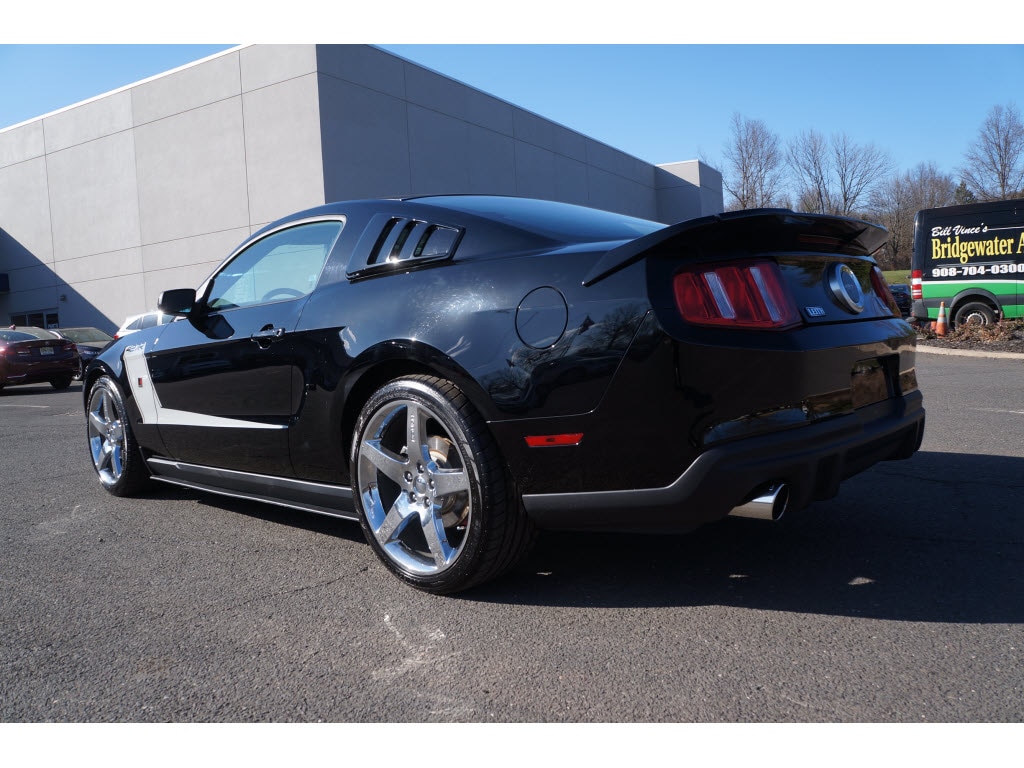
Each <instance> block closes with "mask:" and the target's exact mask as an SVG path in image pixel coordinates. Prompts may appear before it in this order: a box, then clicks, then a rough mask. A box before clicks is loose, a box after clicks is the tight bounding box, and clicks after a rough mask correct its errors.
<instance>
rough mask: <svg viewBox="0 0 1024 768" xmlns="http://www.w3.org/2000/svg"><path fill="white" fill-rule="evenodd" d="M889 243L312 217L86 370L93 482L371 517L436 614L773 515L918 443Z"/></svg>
mask: <svg viewBox="0 0 1024 768" xmlns="http://www.w3.org/2000/svg"><path fill="white" fill-rule="evenodd" d="M885 237H886V233H885V230H884V229H882V228H880V227H877V226H874V225H872V224H868V223H865V222H862V221H855V220H852V219H846V218H836V217H828V216H817V215H810V214H799V213H794V212H793V211H789V210H782V209H765V210H757V211H745V212H737V213H726V214H721V215H717V216H708V217H703V218H698V219H692V220H688V221H684V222H681V223H679V224H675V225H672V226H664V225H661V224H658V223H655V222H650V221H644V220H640V219H634V218H630V217H626V216H621V215H618V214H611V213H607V212H603V211H597V210H592V209H589V208H582V207H578V206H572V205H566V204H562V203H554V202H546V201H539V200H528V199H521V198H508V197H490V196H440V197H420V198H414V199H407V200H374V201H357V202H347V203H332V204H329V205H325V206H321V207H319V208H315V209H312V210H308V211H304V212H301V213H297V214H294V215H292V216H289V217H287V218H284V219H282V220H280V221H278V222H275V223H274V224H272V225H270V226H268V227H266V228H265V229H263V230H262V231H260V232H258V233H256V234H255V235H253V236H252V237H251V238H250V239H249V240H247V241H246V242H244V243H243V244H242V245H241V246H239V248H238V249H237V250H236V251H235V252H234V253H232V254H231V255H230V256H229V257H228V258H227V259H226V260H225V261H224V262H223V263H222V264H221V265H220V266H219V267H218V268H217V269H216V270H215V271H214V272H213V274H212V275H211V276H210V277H209V279H208V280H207V281H206V282H205V283H204V284H203V285H202V286H200V287H199V289H198V290H192V289H190V288H186V289H177V290H171V291H166V292H165V293H163V294H162V296H161V297H160V306H159V308H160V309H161V310H162V311H164V312H168V313H171V314H174V315H176V316H179V318H180V319H178V320H177V321H176V322H172V323H168V324H165V325H161V326H157V327H154V328H151V329H149V330H147V331H140V332H139V333H136V334H132V335H130V336H127V337H125V338H123V339H119V340H118V341H116V342H115V343H113V344H112V345H111V346H110V347H108V348H107V349H106V350H105V351H104V352H103V353H102V354H101V355H99V357H97V358H96V359H95V360H94V361H93V362H92V363H91V364H90V365H89V367H88V369H87V371H86V373H85V377H84V382H83V390H84V397H85V408H86V416H87V434H88V443H89V449H90V453H91V456H92V461H93V464H94V466H95V468H96V472H97V474H98V475H99V479H100V482H101V483H102V484H103V486H104V487H105V488H106V489H107V490H108V491H110V492H111V493H113V494H116V495H119V496H120V495H129V494H131V493H133V492H136V491H139V490H140V489H141V488H142V487H143V486H144V485H145V484H147V483H149V482H150V481H151V480H160V481H164V482H167V483H174V484H178V485H183V486H187V487H190V488H196V489H202V490H206V491H211V492H214V493H221V494H227V495H230V496H235V497H241V498H246V499H254V500H259V501H264V502H269V503H273V504H279V505H283V506H286V507H292V508H295V509H298V510H305V511H310V512H318V513H325V514H329V515H335V516H339V517H345V518H352V519H357V520H358V521H359V522H360V524H361V525H362V527H363V529H364V531H365V534H366V538H367V540H368V541H369V543H370V545H371V546H372V547H373V549H374V551H375V552H376V554H377V555H378V556H379V557H380V559H381V560H382V561H383V563H384V564H385V565H386V566H387V567H388V568H390V569H391V570H392V571H393V572H394V573H395V574H396V575H397V576H399V577H400V578H401V579H403V580H404V581H406V582H407V583H409V584H411V585H413V586H415V587H418V588H420V589H424V590H428V591H431V592H438V593H446V592H454V591H457V590H461V589H465V588H467V587H471V586H474V585H476V584H479V583H481V582H483V581H485V580H488V579H491V578H494V577H495V576H497V575H498V574H500V573H501V572H503V571H505V570H507V569H508V568H509V567H511V566H512V565H513V564H514V563H516V562H517V560H519V559H520V558H521V557H522V555H523V554H524V553H525V552H526V551H527V548H528V547H529V545H530V543H531V542H532V540H533V538H534V535H535V531H537V530H540V529H563V530H565V529H569V530H597V529H605V530H608V529H614V530H621V531H684V530H688V529H691V528H693V527H695V526H697V525H699V524H701V523H705V522H710V521H714V520H716V519H720V518H722V517H724V516H726V515H729V514H738V515H745V516H753V517H763V518H769V519H770V518H777V517H778V516H780V515H781V514H782V513H783V512H784V511H785V510H786V509H794V510H795V509H800V508H803V507H806V506H807V505H808V504H810V503H811V502H813V501H815V500H818V499H827V498H829V497H832V496H834V495H835V494H836V493H837V492H838V489H839V484H840V482H841V481H842V480H843V479H845V478H847V477H850V476H851V475H853V474H855V473H858V472H860V471H862V470H864V469H866V468H867V467H869V466H871V465H872V464H874V463H875V462H878V461H882V460H887V459H905V458H908V457H910V456H911V455H912V454H913V453H914V452H915V451H916V450H917V449H918V447H919V446H920V444H921V437H922V434H923V431H924V409H923V407H922V397H921V394H920V392H919V391H918V387H917V381H916V377H915V370H914V345H915V337H914V332H913V331H912V329H911V328H910V327H909V326H908V325H907V324H906V323H905V322H904V321H903V320H902V319H901V318H900V311H899V309H898V308H897V307H896V305H895V302H894V301H893V298H892V295H891V294H890V293H889V290H888V287H887V286H886V283H885V280H884V279H883V277H882V274H881V272H880V271H879V269H878V267H877V266H875V263H874V261H873V260H872V253H873V252H875V251H876V250H877V249H878V248H879V247H880V246H881V245H882V244H883V242H884V240H885Z"/></svg>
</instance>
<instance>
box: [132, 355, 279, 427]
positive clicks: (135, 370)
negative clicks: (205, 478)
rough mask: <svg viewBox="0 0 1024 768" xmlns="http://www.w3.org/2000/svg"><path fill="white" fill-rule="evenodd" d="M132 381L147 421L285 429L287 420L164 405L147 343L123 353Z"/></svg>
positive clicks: (149, 422)
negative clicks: (273, 421)
mask: <svg viewBox="0 0 1024 768" xmlns="http://www.w3.org/2000/svg"><path fill="white" fill-rule="evenodd" d="M122 359H123V360H124V367H125V370H126V371H127V372H128V382H129V384H130V385H131V387H132V394H133V395H134V396H135V402H136V404H137V405H138V406H139V411H140V412H141V413H142V422H143V423H144V424H166V425H172V426H181V427H230V428H232V429H284V428H285V425H284V424H261V423H260V422H257V421H243V420H242V419H228V418H225V417H223V416H209V415H207V414H205V413H195V412H193V411H178V410H175V409H174V408H164V407H163V405H161V404H160V396H159V395H157V393H156V388H155V387H154V386H153V379H152V377H151V376H150V374H149V365H147V364H146V345H145V344H137V345H135V346H131V347H126V348H125V350H124V354H123V355H122Z"/></svg>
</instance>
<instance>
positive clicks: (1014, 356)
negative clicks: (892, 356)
mask: <svg viewBox="0 0 1024 768" xmlns="http://www.w3.org/2000/svg"><path fill="white" fill-rule="evenodd" d="M917 351H918V352H927V353H929V354H932V355H955V356H957V357H992V358H1000V359H1003V360H1024V353H1021V352H995V351H992V352H986V351H984V350H980V349H948V348H946V347H930V346H928V345H927V344H918V345H917Z"/></svg>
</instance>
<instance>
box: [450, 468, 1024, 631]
mask: <svg viewBox="0 0 1024 768" xmlns="http://www.w3.org/2000/svg"><path fill="white" fill-rule="evenodd" d="M1022 494H1024V459H1022V458H1016V457H1004V456H980V455H963V454H952V453H935V452H919V453H918V454H916V455H915V457H914V458H912V459H910V460H908V461H903V462H886V463H883V464H880V465H877V466H876V467H874V468H872V469H871V470H869V471H868V472H866V473H864V474H862V475H860V476H858V477H856V478H852V479H850V480H848V481H846V482H845V483H844V484H843V485H842V487H841V489H840V493H839V496H838V497H836V498H834V499H831V500H829V501H825V502H818V503H816V504H814V505H812V506H811V507H809V508H808V509H806V510H803V511H801V512H799V513H795V514H792V515H787V516H786V517H784V518H783V519H782V520H781V521H779V522H777V523H771V522H765V521H759V520H748V519H740V518H726V519H725V520H722V521H721V522H719V523H715V524H712V525H708V526H705V527H703V528H701V529H699V530H697V531H695V532H693V533H690V534H685V535H660V536H658V535H642V534H638V535H616V534H603V533H602V534H597V533H589V534H579V533H546V534H544V536H543V537H542V539H541V540H540V542H539V543H538V546H537V547H536V549H535V551H534V552H533V554H532V556H531V557H530V558H529V559H528V560H527V561H526V562H525V563H524V564H523V565H522V566H521V567H519V568H517V569H516V570H515V572H513V573H512V574H510V575H508V576H507V577H505V578H504V579H502V580H499V581H497V582H494V583H493V584H489V585H484V586H482V587H480V588H479V589H477V590H474V591H472V592H469V593H466V595H465V598H466V599H474V600H482V601H487V602H508V603H517V604H519V603H526V604H537V605H546V606H552V605H554V606H577V607H583V606H592V607H630V606H633V607H649V606H712V605H726V606H742V607H747V608H751V609H757V610H766V611H790V612H802V613H815V614H826V615H829V614H830V615H839V616H857V617H873V618H878V619H888V620H897V621H921V622H956V623H1008V624H1017V623H1022V622H1024V504H1022V503H1021V496H1022Z"/></svg>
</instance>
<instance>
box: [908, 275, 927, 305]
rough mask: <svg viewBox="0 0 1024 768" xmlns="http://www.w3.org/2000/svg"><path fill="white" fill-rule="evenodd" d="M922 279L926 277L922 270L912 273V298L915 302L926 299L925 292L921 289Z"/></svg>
mask: <svg viewBox="0 0 1024 768" xmlns="http://www.w3.org/2000/svg"><path fill="white" fill-rule="evenodd" d="M922 277H924V273H922V272H921V270H920V269H915V270H914V271H913V272H911V273H910V298H912V299H914V300H917V299H923V298H924V291H923V290H922V289H921V278H922Z"/></svg>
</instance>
